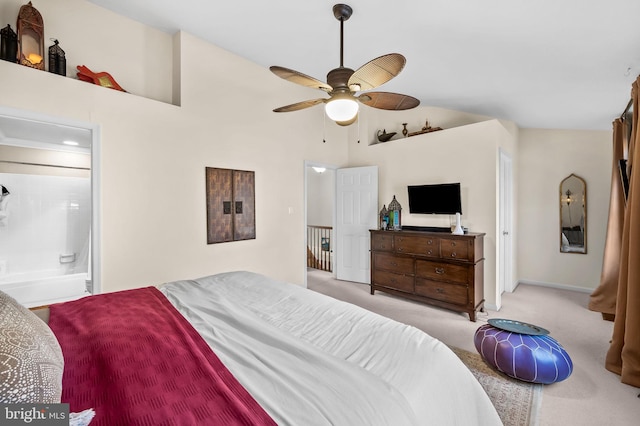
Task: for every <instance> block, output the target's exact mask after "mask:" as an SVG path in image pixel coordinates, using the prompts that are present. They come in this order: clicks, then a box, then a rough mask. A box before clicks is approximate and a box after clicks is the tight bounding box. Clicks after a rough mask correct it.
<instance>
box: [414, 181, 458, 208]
mask: <svg viewBox="0 0 640 426" xmlns="http://www.w3.org/2000/svg"><path fill="white" fill-rule="evenodd" d="M407 189H408V192H409V213H424V214H456V213H460V214H462V205H461V202H460V183H459V182H457V183H440V184H434V185H410V186H408V187H407Z"/></svg>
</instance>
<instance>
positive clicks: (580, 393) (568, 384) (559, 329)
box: [307, 269, 640, 426]
mask: <svg viewBox="0 0 640 426" xmlns="http://www.w3.org/2000/svg"><path fill="white" fill-rule="evenodd" d="M307 277H308V279H307V285H308V288H309V289H311V290H314V291H318V292H320V293H324V294H327V295H329V296H332V297H334V298H336V299H340V300H344V301H346V302H350V303H353V304H355V305H358V306H361V307H363V308H365V309H368V310H370V311H373V312H376V313H378V314H380V315H384V316H386V317H389V318H393V319H395V320H396V321H400V322H402V323H405V324H409V325H412V326H414V327H417V328H419V329H421V330H423V331H424V332H426V333H428V334H430V335H431V336H433V337H435V338H437V339H439V340H440V341H442V342H443V343H445V344H447V345H449V346H450V347H452V346H455V347H456V348H461V349H464V350H466V351H469V352H471V353H476V350H475V347H474V345H473V335H474V332H475V331H476V330H477V328H478V327H480V326H481V325H483V324H486V322H487V320H488V319H489V318H510V319H516V320H519V321H524V322H528V323H532V324H536V325H539V326H541V327H544V328H546V329H547V330H549V331H550V332H551V336H552V337H553V338H555V339H556V340H557V341H558V342H560V344H562V346H563V347H564V348H565V349H566V350H567V352H568V353H569V355H570V356H571V359H572V360H573V366H574V369H573V373H572V375H571V376H570V377H569V378H567V379H566V380H564V381H562V382H559V383H554V384H552V385H546V386H543V388H542V389H543V390H542V398H541V400H542V401H541V403H540V410H539V415H538V416H534V418H533V419H532V420H533V421H534V424H535V421H537V422H538V425H539V426H573V425H580V426H600V425H616V426H637V425H638V424H640V423H639V421H638V419H640V398H638V393H639V392H640V390H639V389H638V388H635V387H632V386H628V385H625V384H623V383H621V382H620V376H618V375H616V374H613V373H611V372H609V371H607V370H606V369H605V368H604V357H605V354H606V352H607V350H608V348H609V341H610V339H611V333H612V330H613V323H611V322H609V321H603V320H602V317H601V315H600V314H599V313H597V312H592V311H589V310H588V309H587V304H588V301H589V294H588V293H581V292H576V291H569V290H561V289H555V288H549V287H541V286H536V285H526V284H520V285H519V286H518V288H517V289H516V291H514V292H513V293H504V294H503V295H502V309H500V311H499V312H495V311H488V312H484V313H479V314H478V319H477V322H471V321H469V317H468V316H467V315H466V314H461V313H457V312H452V311H449V310H446V309H439V308H436V307H433V306H429V305H425V304H422V303H417V302H412V301H408V300H404V299H401V298H398V297H393V296H390V295H387V294H385V293H383V292H376V294H375V295H374V296H371V295H370V293H369V286H368V285H366V284H359V283H353V282H348V281H338V280H336V279H334V278H333V277H332V274H331V273H327V272H323V271H318V270H312V269H310V270H309V272H308V274H307ZM525 424H526V423H525Z"/></svg>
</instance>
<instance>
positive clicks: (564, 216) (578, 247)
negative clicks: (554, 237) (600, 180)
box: [559, 173, 587, 254]
mask: <svg viewBox="0 0 640 426" xmlns="http://www.w3.org/2000/svg"><path fill="white" fill-rule="evenodd" d="M559 231H560V252H561V253H578V254H586V253H587V183H586V182H585V180H584V179H582V178H581V177H580V176H577V175H575V174H574V173H571V174H570V175H569V176H567V177H566V178H564V179H563V180H562V182H560V230H559Z"/></svg>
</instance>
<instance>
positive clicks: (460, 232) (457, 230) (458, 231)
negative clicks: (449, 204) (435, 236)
mask: <svg viewBox="0 0 640 426" xmlns="http://www.w3.org/2000/svg"><path fill="white" fill-rule="evenodd" d="M451 233H452V234H455V235H463V234H464V230H463V229H462V225H461V224H460V213H456V227H455V229H454V230H453V231H452V232H451Z"/></svg>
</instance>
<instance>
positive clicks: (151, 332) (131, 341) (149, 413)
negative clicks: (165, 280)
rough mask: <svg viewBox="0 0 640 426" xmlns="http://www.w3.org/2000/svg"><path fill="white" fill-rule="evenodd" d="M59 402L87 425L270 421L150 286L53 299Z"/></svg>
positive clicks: (211, 423) (207, 423)
mask: <svg viewBox="0 0 640 426" xmlns="http://www.w3.org/2000/svg"><path fill="white" fill-rule="evenodd" d="M50 311H51V316H50V319H49V325H50V327H51V329H52V330H53V332H54V333H55V335H56V337H57V338H58V341H59V342H60V346H61V347H62V352H63V354H64V362H65V366H64V374H63V379H62V389H63V390H62V402H67V403H69V408H70V410H71V411H72V412H79V411H82V410H85V409H88V408H93V409H94V410H95V413H96V416H95V418H94V419H93V421H92V422H91V425H92V426H93V425H94V424H95V425H96V426H99V425H108V426H116V425H127V426H128V425H149V426H151V425H153V426H157V425H275V422H274V421H273V420H272V419H271V418H270V417H269V415H268V414H267V413H266V412H265V411H264V410H263V409H262V407H260V405H258V403H257V402H256V401H255V400H254V399H253V397H252V396H251V395H249V393H248V392H247V391H246V390H245V389H244V388H243V387H242V385H241V384H240V383H238V381H237V380H236V379H235V377H233V375H232V374H231V373H230V372H229V370H227V368H226V367H225V366H224V365H223V364H222V362H221V361H220V360H219V359H218V357H217V356H216V355H215V354H214V353H213V351H212V350H211V348H210V347H209V346H208V345H207V343H206V342H205V341H204V340H203V339H202V337H201V336H200V335H199V334H198V332H197V331H196V330H195V329H194V328H193V327H192V326H191V324H189V322H188V321H187V320H186V319H185V318H184V317H183V316H182V315H181V314H180V313H179V312H178V311H177V310H176V309H175V308H174V307H173V305H171V303H170V302H169V301H168V300H167V299H166V298H165V297H164V295H163V294H162V293H160V291H158V290H157V289H156V288H154V287H146V288H141V289H135V290H126V291H120V292H115V293H106V294H101V295H96V296H90V297H86V298H83V299H80V300H76V301H73V302H67V303H61V304H56V305H52V306H51V309H50Z"/></svg>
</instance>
